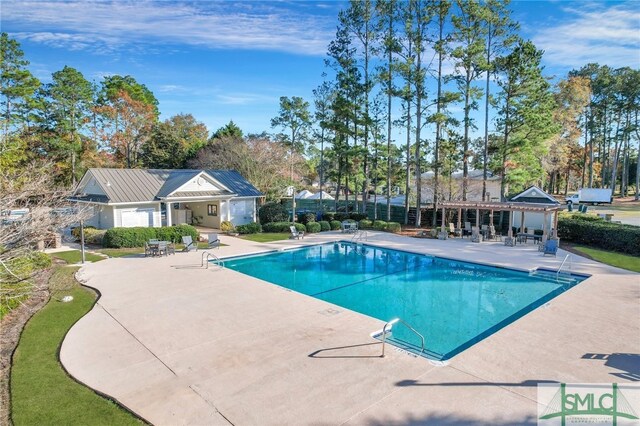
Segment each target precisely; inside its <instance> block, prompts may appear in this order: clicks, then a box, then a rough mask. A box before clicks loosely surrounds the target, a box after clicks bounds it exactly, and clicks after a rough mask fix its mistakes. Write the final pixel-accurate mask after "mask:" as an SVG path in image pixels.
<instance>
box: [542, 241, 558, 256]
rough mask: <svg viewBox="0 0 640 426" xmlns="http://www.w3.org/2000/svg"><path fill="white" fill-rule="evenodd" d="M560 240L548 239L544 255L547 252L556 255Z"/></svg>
mask: <svg viewBox="0 0 640 426" xmlns="http://www.w3.org/2000/svg"><path fill="white" fill-rule="evenodd" d="M558 241H559V240H547V241H546V242H545V243H544V251H543V252H542V255H543V256H545V255H547V254H552V255H554V256H555V255H556V253H557V252H558Z"/></svg>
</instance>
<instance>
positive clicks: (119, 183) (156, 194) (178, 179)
mask: <svg viewBox="0 0 640 426" xmlns="http://www.w3.org/2000/svg"><path fill="white" fill-rule="evenodd" d="M201 173H206V174H207V175H208V176H209V177H210V178H211V180H213V181H215V182H218V183H219V185H221V186H222V187H223V188H220V190H219V191H206V192H201V191H200V192H198V191H196V192H192V191H191V192H188V193H187V192H175V191H176V190H178V189H180V188H181V187H182V186H183V185H185V184H186V183H188V182H189V181H190V180H191V179H193V178H195V177H196V176H198V175H199V174H201ZM90 177H93V178H95V180H96V183H97V185H98V186H99V187H100V188H101V189H102V190H103V191H104V194H100V195H97V194H85V193H84V189H85V186H86V185H87V184H88V182H89V180H90ZM169 195H172V196H173V197H185V196H216V195H229V196H234V195H235V196H239V197H260V196H262V193H260V191H258V190H257V189H256V188H255V187H254V186H253V185H251V184H250V183H249V182H247V180H246V179H244V178H243V177H242V175H240V173H238V172H236V171H235V170H169V169H101V168H95V169H89V170H87V172H86V173H85V176H84V177H83V178H82V180H81V181H80V183H79V184H78V186H77V188H76V190H75V191H74V193H73V195H72V196H71V197H70V199H71V200H77V201H94V202H100V203H136V202H152V201H160V199H161V198H165V197H167V196H169Z"/></svg>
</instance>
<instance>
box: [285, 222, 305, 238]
mask: <svg viewBox="0 0 640 426" xmlns="http://www.w3.org/2000/svg"><path fill="white" fill-rule="evenodd" d="M289 229H290V230H291V237H289V238H292V239H293V238H295V239H296V240H299V239H300V238H304V231H298V230H297V229H296V227H295V226H293V225H291V226H290V227H289Z"/></svg>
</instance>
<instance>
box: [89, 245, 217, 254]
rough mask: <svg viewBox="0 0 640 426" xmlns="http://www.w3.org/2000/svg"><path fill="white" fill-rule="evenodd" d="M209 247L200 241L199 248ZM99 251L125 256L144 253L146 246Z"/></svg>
mask: <svg viewBox="0 0 640 426" xmlns="http://www.w3.org/2000/svg"><path fill="white" fill-rule="evenodd" d="M223 246H226V244H220V247H223ZM183 248H184V244H181V243H180V244H176V251H182V249H183ZM206 248H209V244H208V243H206V242H200V243H198V249H206ZM96 251H97V252H99V253H102V254H104V255H107V256H109V257H123V256H130V255H134V254H144V248H142V247H133V248H103V249H99V250H96Z"/></svg>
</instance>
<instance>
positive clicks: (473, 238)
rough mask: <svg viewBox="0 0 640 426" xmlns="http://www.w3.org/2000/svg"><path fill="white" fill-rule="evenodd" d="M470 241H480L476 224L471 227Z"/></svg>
mask: <svg viewBox="0 0 640 426" xmlns="http://www.w3.org/2000/svg"><path fill="white" fill-rule="evenodd" d="M471 242H472V243H479V242H480V229H478V227H477V226H473V227H471Z"/></svg>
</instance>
